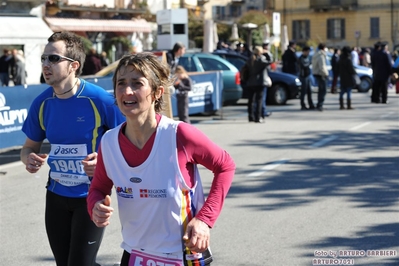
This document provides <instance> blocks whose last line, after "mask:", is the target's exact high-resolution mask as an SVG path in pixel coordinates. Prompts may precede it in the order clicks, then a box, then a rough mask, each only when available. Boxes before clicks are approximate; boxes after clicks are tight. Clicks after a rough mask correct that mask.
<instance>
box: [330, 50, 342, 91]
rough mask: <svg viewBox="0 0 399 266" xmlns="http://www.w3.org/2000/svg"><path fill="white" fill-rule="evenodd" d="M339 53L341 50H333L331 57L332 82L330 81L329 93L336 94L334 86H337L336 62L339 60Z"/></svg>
mask: <svg viewBox="0 0 399 266" xmlns="http://www.w3.org/2000/svg"><path fill="white" fill-rule="evenodd" d="M340 53H341V50H339V49H338V48H335V49H334V53H333V55H332V57H331V70H332V73H333V80H332V85H331V93H336V92H337V90H336V86H337V81H338V60H339V54H340Z"/></svg>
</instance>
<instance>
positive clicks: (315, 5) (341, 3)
mask: <svg viewBox="0 0 399 266" xmlns="http://www.w3.org/2000/svg"><path fill="white" fill-rule="evenodd" d="M357 2H358V1H357V0H310V6H309V7H310V8H311V9H314V10H315V11H321V10H323V11H327V10H331V9H349V10H350V9H353V8H356V7H357V5H358V3H357Z"/></svg>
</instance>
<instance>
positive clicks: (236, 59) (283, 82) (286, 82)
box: [213, 51, 301, 105]
mask: <svg viewBox="0 0 399 266" xmlns="http://www.w3.org/2000/svg"><path fill="white" fill-rule="evenodd" d="M213 54H215V55H218V56H220V57H221V58H224V59H226V60H227V61H229V62H230V63H232V64H233V65H235V66H236V67H237V69H241V67H242V66H243V65H244V64H245V63H246V61H247V60H248V58H247V57H245V56H242V55H240V54H237V53H229V52H223V51H218V52H213ZM269 76H270V78H271V80H272V83H273V85H272V87H271V88H270V89H268V90H267V99H266V101H267V102H268V103H270V104H277V105H284V104H286V103H287V101H288V100H290V99H296V98H298V95H299V92H300V88H301V81H300V80H299V79H298V78H297V77H296V76H294V75H291V74H287V73H282V72H276V71H269ZM247 97H248V96H247V95H246V92H245V91H244V93H243V98H247Z"/></svg>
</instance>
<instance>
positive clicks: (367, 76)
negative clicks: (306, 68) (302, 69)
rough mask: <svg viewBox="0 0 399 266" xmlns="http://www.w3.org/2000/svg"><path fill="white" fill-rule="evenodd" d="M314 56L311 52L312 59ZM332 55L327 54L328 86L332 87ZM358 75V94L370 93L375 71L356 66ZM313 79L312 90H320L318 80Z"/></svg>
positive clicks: (298, 54) (297, 53)
mask: <svg viewBox="0 0 399 266" xmlns="http://www.w3.org/2000/svg"><path fill="white" fill-rule="evenodd" d="M301 54H302V52H296V55H297V56H298V57H300V56H301ZM313 54H314V51H311V52H310V53H309V56H310V58H312V56H313ZM332 55H333V54H332V53H331V52H327V60H326V63H327V69H328V72H329V74H330V75H329V77H328V86H329V87H331V84H332V80H333V74H332V67H331V58H332ZM354 67H355V70H356V73H357V75H358V76H359V78H360V85H358V86H357V91H358V92H368V91H369V89H371V87H372V85H373V70H372V69H371V68H369V67H365V66H359V65H357V66H354ZM310 79H311V86H312V89H315V88H318V85H317V82H316V79H315V78H314V77H313V75H311V77H310ZM337 86H338V87H339V79H338V81H337Z"/></svg>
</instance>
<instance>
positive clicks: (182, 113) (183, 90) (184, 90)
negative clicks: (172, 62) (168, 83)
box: [173, 66, 193, 124]
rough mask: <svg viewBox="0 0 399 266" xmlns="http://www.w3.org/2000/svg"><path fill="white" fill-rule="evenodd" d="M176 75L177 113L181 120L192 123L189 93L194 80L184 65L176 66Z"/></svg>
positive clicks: (174, 84)
mask: <svg viewBox="0 0 399 266" xmlns="http://www.w3.org/2000/svg"><path fill="white" fill-rule="evenodd" d="M175 75H176V80H175V82H174V83H173V86H175V89H176V99H177V114H178V116H179V120H180V121H183V122H186V123H189V124H190V118H189V116H188V103H189V99H188V93H189V91H191V89H192V86H193V82H192V81H191V78H190V77H189V76H188V74H187V71H186V70H185V69H184V67H183V66H177V67H176V72H175Z"/></svg>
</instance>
